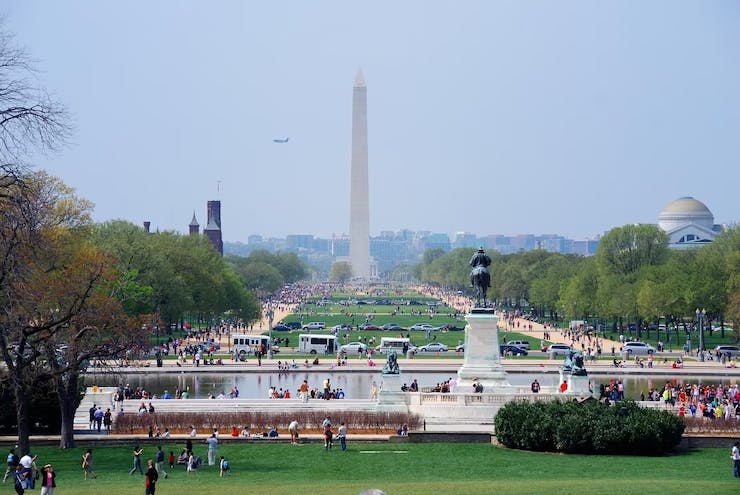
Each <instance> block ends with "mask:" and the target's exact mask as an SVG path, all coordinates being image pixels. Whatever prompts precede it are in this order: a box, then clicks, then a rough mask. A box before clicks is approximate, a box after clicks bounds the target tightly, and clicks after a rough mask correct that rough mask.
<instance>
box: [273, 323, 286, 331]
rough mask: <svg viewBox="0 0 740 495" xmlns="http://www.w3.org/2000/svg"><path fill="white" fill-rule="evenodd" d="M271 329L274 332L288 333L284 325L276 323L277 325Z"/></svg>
mask: <svg viewBox="0 0 740 495" xmlns="http://www.w3.org/2000/svg"><path fill="white" fill-rule="evenodd" d="M272 329H273V330H275V331H276V332H290V327H289V326H288V325H286V324H285V323H278V324H277V325H275V326H274V327H272Z"/></svg>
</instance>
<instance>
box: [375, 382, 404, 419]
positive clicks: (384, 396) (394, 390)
mask: <svg viewBox="0 0 740 495" xmlns="http://www.w3.org/2000/svg"><path fill="white" fill-rule="evenodd" d="M401 385H403V384H402V383H401V375H400V374H398V375H381V385H380V392H378V405H377V407H376V410H378V411H383V412H400V413H408V404H407V402H406V399H407V398H408V395H409V394H408V393H407V392H401Z"/></svg>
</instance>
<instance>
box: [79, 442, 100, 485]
mask: <svg viewBox="0 0 740 495" xmlns="http://www.w3.org/2000/svg"><path fill="white" fill-rule="evenodd" d="M82 474H84V476H85V480H87V477H88V476H92V477H93V478H97V477H98V475H97V474H95V471H93V455H92V449H87V451H85V453H84V454H82Z"/></svg>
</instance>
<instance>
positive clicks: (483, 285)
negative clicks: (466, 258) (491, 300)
mask: <svg viewBox="0 0 740 495" xmlns="http://www.w3.org/2000/svg"><path fill="white" fill-rule="evenodd" d="M490 265H491V257H490V256H488V255H487V254H486V253H485V251H483V248H480V249H479V250H478V252H477V253H475V254H474V255H473V257H472V258H470V266H472V267H473V269H472V270H471V271H470V284H471V285H472V286H473V288H474V289H475V297H476V301H475V306H476V307H477V308H485V307H486V305H487V303H486V293H487V292H488V288H489V287H491V273H490V272H489V271H488V267H489V266H490Z"/></svg>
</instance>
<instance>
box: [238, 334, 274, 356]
mask: <svg viewBox="0 0 740 495" xmlns="http://www.w3.org/2000/svg"><path fill="white" fill-rule="evenodd" d="M231 345H232V347H231V349H232V352H233V353H234V354H236V355H237V356H238V357H239V361H246V360H247V358H248V357H249V356H254V354H255V352H257V351H258V350H259V348H260V345H264V346H265V350H267V349H269V347H270V337H268V336H267V335H252V334H246V333H243V334H240V333H236V334H233V335H232V336H231Z"/></svg>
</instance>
